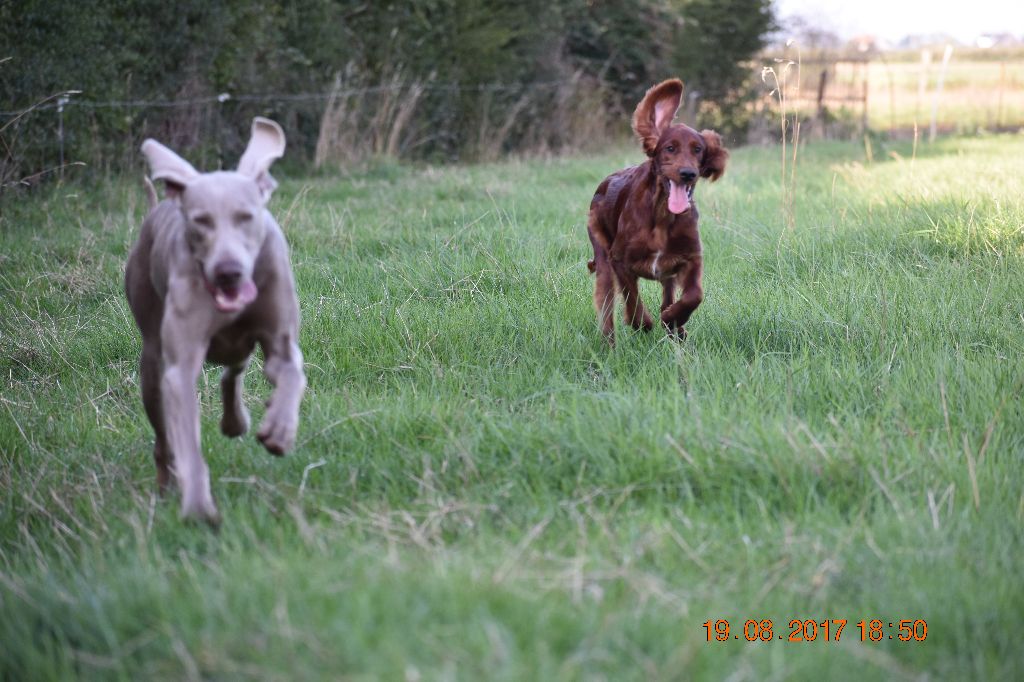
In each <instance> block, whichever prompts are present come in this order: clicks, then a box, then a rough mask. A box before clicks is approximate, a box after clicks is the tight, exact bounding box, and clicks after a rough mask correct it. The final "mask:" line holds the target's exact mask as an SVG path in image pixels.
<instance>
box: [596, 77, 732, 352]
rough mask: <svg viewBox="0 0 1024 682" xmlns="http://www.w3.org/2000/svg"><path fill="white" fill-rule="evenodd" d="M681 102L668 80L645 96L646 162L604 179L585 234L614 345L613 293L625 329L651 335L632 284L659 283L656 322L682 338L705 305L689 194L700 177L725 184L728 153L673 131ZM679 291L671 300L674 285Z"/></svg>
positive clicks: (678, 89)
mask: <svg viewBox="0 0 1024 682" xmlns="http://www.w3.org/2000/svg"><path fill="white" fill-rule="evenodd" d="M682 96H683V84H682V82H681V81H680V80H679V79H676V78H673V79H670V80H667V81H664V82H662V83H659V84H658V85H655V86H654V87H653V88H651V89H650V90H648V91H647V94H645V95H644V98H643V99H642V100H641V101H640V104H638V105H637V107H636V111H635V112H633V132H635V133H636V134H637V137H639V138H640V141H641V142H642V143H643V148H644V152H646V153H647V156H648V157H650V158H649V159H648V160H647V161H645V162H644V163H642V164H640V165H639V166H633V167H632V168H626V169H624V170H620V171H618V172H616V173H613V174H612V175H609V176H608V177H607V178H605V179H604V182H602V183H601V184H600V185H599V186H598V188H597V192H596V193H595V194H594V198H593V200H592V201H591V202H590V216H589V218H588V220H587V231H588V232H589V233H590V242H591V244H593V245H594V260H592V261H590V262H589V263H587V267H589V268H590V271H591V272H594V273H596V274H597V283H596V284H595V286H594V306H595V307H596V308H597V319H598V323H599V324H600V325H601V331H603V332H604V334H605V336H607V338H608V341H609V343H613V344H614V343H615V325H614V322H613V320H612V313H613V308H614V307H615V291H616V289H617V288H621V289H622V297H623V299H624V300H625V304H626V322H627V323H628V324H630V325H631V326H633V327H634V328H636V329H644V330H650V329H651V328H652V327H653V326H654V321H653V320H652V319H651V316H650V314H649V313H648V312H647V310H645V309H644V304H643V301H641V300H640V288H639V286H638V282H637V278H639V277H643V278H645V279H654V280H658V281H659V282H661V286H662V296H661V321H662V324H664V325H665V327H667V328H668V330H669V331H670V332H672V333H674V334H676V335H677V336H678V337H679V338H680V339H682V338H685V337H686V330H685V329H683V325H684V324H686V321H687V320H688V319H690V315H691V314H693V311H694V310H696V309H697V306H699V305H700V303H701V301H702V300H703V299H704V289H703V286H702V284H701V276H702V273H703V264H702V262H701V245H700V235H699V234H698V233H697V218H698V217H699V214H698V213H697V207H696V205H694V203H693V189H694V186H695V185H696V184H697V178H698V177H702V178H710V179H711V180H712V181H715V180H717V179H718V178H720V177H722V173H724V172H725V162H726V160H727V159H728V158H729V152H728V151H727V150H726V149H725V147H723V146H722V138H721V137H719V135H718V133H716V132H714V131H711V130H703V131H701V132H699V133H698V132H697V131H696V130H694V129H693V128H690V127H689V126H685V125H672V119H673V118H674V117H675V115H676V111H677V110H678V109H679V102H680V100H681V99H682ZM677 283H678V284H679V287H680V288H681V289H682V295H681V296H680V297H679V300H678V301H676V300H675V288H676V284H677Z"/></svg>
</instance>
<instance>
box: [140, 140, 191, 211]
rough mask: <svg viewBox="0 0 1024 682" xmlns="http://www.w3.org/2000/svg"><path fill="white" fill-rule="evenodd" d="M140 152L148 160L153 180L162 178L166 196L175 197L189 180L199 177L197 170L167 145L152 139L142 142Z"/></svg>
mask: <svg viewBox="0 0 1024 682" xmlns="http://www.w3.org/2000/svg"><path fill="white" fill-rule="evenodd" d="M142 153H143V155H144V156H145V157H146V161H148V162H149V171H150V175H151V176H152V177H153V179H154V180H163V181H164V183H166V186H167V196H169V197H172V198H174V197H177V196H178V195H180V194H181V192H182V191H183V190H184V189H185V185H187V184H188V183H189V182H190V181H192V180H194V179H195V178H197V177H199V171H197V170H196V169H195V168H193V167H192V164H190V163H189V162H188V161H186V160H185V159H183V158H181V157H180V156H178V155H177V154H175V153H174V152H172V151H171V150H170V149H168V148H167V147H165V146H163V145H162V144H160V143H159V142H157V141H156V140H153V139H149V140H146V141H145V142H143V143H142Z"/></svg>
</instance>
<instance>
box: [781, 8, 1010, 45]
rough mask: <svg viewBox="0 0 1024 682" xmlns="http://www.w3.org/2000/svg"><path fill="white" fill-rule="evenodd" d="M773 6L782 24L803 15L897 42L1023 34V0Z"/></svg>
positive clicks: (836, 28)
mask: <svg viewBox="0 0 1024 682" xmlns="http://www.w3.org/2000/svg"><path fill="white" fill-rule="evenodd" d="M775 7H776V11H777V14H778V16H779V18H780V19H782V20H783V22H782V23H783V25H785V21H784V20H785V18H786V17H787V16H789V15H793V14H799V15H802V16H805V17H807V18H808V19H811V20H812V21H813V22H814V23H815V24H816V25H818V26H820V27H821V28H825V29H828V30H831V31H833V32H835V33H837V34H838V35H839V36H840V37H841V38H850V37H851V36H855V35H860V34H865V33H869V34H872V35H876V36H879V37H881V38H886V39H888V40H891V41H897V40H899V39H900V38H902V37H903V36H905V35H916V34H929V33H947V34H949V35H951V36H953V37H954V38H957V39H958V40H960V41H962V42H973V40H974V38H976V37H977V36H978V35H979V34H981V33H1003V32H1005V33H1012V34H1013V35H1015V36H1018V37H1020V36H1024V1H1022V0H959V1H950V0H930V1H929V0H775Z"/></svg>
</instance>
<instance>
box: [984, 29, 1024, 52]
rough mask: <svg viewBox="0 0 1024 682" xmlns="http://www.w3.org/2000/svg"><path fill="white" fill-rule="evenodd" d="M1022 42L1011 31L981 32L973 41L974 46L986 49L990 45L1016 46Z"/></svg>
mask: <svg viewBox="0 0 1024 682" xmlns="http://www.w3.org/2000/svg"><path fill="white" fill-rule="evenodd" d="M1022 44H1024V42H1022V41H1021V39H1020V38H1018V37H1017V36H1015V35H1013V34H1012V33H982V34H981V35H980V36H978V37H977V39H976V40H975V41H974V45H975V46H976V47H980V48H983V49H988V48H990V47H1017V46H1018V45H1022Z"/></svg>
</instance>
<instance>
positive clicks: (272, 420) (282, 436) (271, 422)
mask: <svg viewBox="0 0 1024 682" xmlns="http://www.w3.org/2000/svg"><path fill="white" fill-rule="evenodd" d="M295 431H296V424H295V420H294V419H291V418H288V417H285V416H281V415H279V414H277V413H276V412H274V411H273V410H271V411H269V412H267V416H266V417H264V418H263V423H262V424H260V430H259V432H258V433H257V434H256V438H258V439H259V441H260V442H261V443H263V447H265V448H266V449H267V450H268V451H269V452H270V453H271V454H273V455H278V456H281V455H283V454H284V453H286V452H288V451H289V450H291V449H292V446H293V445H295Z"/></svg>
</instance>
